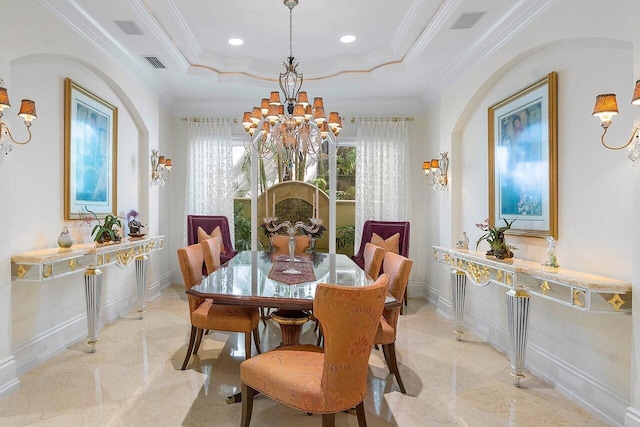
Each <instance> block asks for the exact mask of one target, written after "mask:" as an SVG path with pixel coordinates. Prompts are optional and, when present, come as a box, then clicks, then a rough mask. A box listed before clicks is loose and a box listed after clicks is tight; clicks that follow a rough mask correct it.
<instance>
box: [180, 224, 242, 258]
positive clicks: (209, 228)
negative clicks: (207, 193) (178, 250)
mask: <svg viewBox="0 0 640 427" xmlns="http://www.w3.org/2000/svg"><path fill="white" fill-rule="evenodd" d="M217 227H220V236H221V238H222V244H223V246H224V251H221V253H220V262H221V263H222V264H225V263H226V262H228V261H229V260H230V259H231V258H233V257H234V256H236V255H237V254H238V251H236V250H235V249H234V247H233V243H232V242H231V232H230V230H229V220H228V219H227V217H226V216H216V215H187V245H194V244H196V243H199V242H200V241H201V240H202V239H199V238H198V228H202V230H203V231H204V232H205V233H206V234H208V235H211V234H212V233H214V231H215V230H216V228H217Z"/></svg>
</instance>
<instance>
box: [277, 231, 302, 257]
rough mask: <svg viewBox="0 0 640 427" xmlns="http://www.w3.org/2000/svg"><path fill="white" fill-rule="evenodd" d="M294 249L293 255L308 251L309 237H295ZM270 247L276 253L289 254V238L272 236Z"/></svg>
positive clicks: (279, 235)
mask: <svg viewBox="0 0 640 427" xmlns="http://www.w3.org/2000/svg"><path fill="white" fill-rule="evenodd" d="M295 241H296V247H295V249H294V253H296V254H302V253H305V252H306V251H307V249H309V246H311V237H309V236H307V235H302V236H295ZM271 246H273V247H274V248H275V249H276V252H277V253H285V254H288V253H289V236H285V235H281V234H272V235H271Z"/></svg>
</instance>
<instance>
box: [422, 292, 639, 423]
mask: <svg viewBox="0 0 640 427" xmlns="http://www.w3.org/2000/svg"><path fill="white" fill-rule="evenodd" d="M431 292H437V291H435V290H433V289H430V288H429V287H428V286H427V290H426V293H427V294H430V293H431ZM437 307H438V309H437V310H436V312H437V313H438V314H440V315H441V316H443V317H444V318H446V319H453V307H452V305H451V303H450V302H449V301H446V300H444V299H441V298H439V299H438V303H437ZM464 319H465V322H464V324H465V329H467V330H468V331H470V332H472V333H473V334H474V335H476V336H477V337H479V338H481V339H483V340H485V341H487V342H488V343H489V344H490V345H491V346H492V347H493V348H495V349H496V350H498V351H500V352H501V353H503V354H504V355H505V357H509V331H508V329H507V328H506V326H503V325H500V324H496V323H494V322H490V321H488V320H486V319H484V318H482V317H479V316H476V315H475V313H472V312H469V311H468V310H465V313H464ZM525 369H526V370H527V371H529V372H530V373H531V374H532V375H535V376H536V378H539V379H540V380H542V381H544V382H546V383H547V384H549V385H550V386H552V387H554V388H555V389H556V390H557V391H558V392H559V393H561V394H562V395H564V396H566V397H567V398H569V399H571V400H572V401H574V402H576V403H577V404H578V405H580V406H582V407H583V408H585V409H586V410H588V411H589V412H591V413H593V414H595V415H597V416H598V417H600V418H601V419H602V420H603V421H604V422H606V423H608V424H609V425H612V426H623V425H624V426H625V427H631V426H633V427H640V411H638V410H636V409H635V408H630V407H628V406H629V402H628V400H627V397H626V396H623V395H621V394H620V393H619V392H617V391H616V390H614V389H612V388H611V387H609V386H608V385H606V384H604V383H603V382H602V381H600V380H599V379H597V378H595V377H593V376H591V375H590V374H588V373H587V372H585V371H582V370H580V369H578V368H576V367H575V366H573V365H570V364H569V363H567V362H565V361H563V360H560V359H559V358H558V357H556V356H555V355H553V354H551V353H549V352H548V351H546V350H545V349H543V348H542V347H540V346H538V345H535V344H532V343H530V342H529V343H528V345H527V362H526V366H525ZM625 410H626V414H625ZM623 414H625V415H624V419H623Z"/></svg>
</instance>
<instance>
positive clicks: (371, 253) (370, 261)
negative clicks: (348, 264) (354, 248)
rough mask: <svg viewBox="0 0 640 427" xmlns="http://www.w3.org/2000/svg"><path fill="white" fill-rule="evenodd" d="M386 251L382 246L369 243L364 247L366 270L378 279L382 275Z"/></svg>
mask: <svg viewBox="0 0 640 427" xmlns="http://www.w3.org/2000/svg"><path fill="white" fill-rule="evenodd" d="M384 254H385V251H384V249H382V248H381V247H380V246H376V245H374V244H372V243H367V244H366V245H365V248H364V272H365V273H366V274H367V276H369V277H371V278H372V279H373V280H376V279H377V278H378V276H379V275H380V270H381V269H382V263H383V261H384Z"/></svg>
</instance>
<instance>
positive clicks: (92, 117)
mask: <svg viewBox="0 0 640 427" xmlns="http://www.w3.org/2000/svg"><path fill="white" fill-rule="evenodd" d="M117 176H118V108H116V107H115V106H114V105H112V104H110V103H109V102H107V101H105V100H104V99H102V98H100V97H99V96H97V95H95V94H94V93H92V92H90V91H88V90H87V89H85V88H83V87H82V86H80V85H78V84H77V83H75V82H74V81H72V80H71V79H70V78H66V79H65V80H64V219H65V220H67V219H80V218H82V217H83V216H85V215H86V214H87V210H90V211H92V212H95V213H96V215H98V217H101V218H102V217H104V216H105V215H107V214H112V215H117V212H118V209H117V201H118V192H117Z"/></svg>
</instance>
